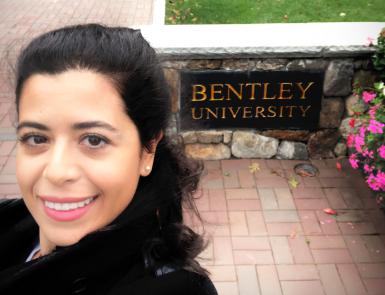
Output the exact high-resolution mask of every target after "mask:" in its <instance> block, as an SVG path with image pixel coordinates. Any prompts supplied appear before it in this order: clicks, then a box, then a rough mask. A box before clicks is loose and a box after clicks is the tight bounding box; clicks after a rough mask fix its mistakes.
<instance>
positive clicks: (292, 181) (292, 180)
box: [289, 176, 299, 188]
mask: <svg viewBox="0 0 385 295" xmlns="http://www.w3.org/2000/svg"><path fill="white" fill-rule="evenodd" d="M289 184H290V185H291V187H292V188H297V186H298V185H299V182H298V180H297V179H296V178H295V177H294V176H292V177H290V179H289Z"/></svg>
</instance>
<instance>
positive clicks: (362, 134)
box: [360, 126, 366, 140]
mask: <svg viewBox="0 0 385 295" xmlns="http://www.w3.org/2000/svg"><path fill="white" fill-rule="evenodd" d="M365 132H366V128H365V126H362V127H361V128H360V137H362V138H364V137H365ZM362 140H363V139H362Z"/></svg>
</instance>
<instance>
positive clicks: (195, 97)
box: [192, 84, 207, 101]
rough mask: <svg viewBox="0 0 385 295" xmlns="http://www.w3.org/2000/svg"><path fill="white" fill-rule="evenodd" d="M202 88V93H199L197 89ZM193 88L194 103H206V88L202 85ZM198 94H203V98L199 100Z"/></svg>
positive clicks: (195, 85)
mask: <svg viewBox="0 0 385 295" xmlns="http://www.w3.org/2000/svg"><path fill="white" fill-rule="evenodd" d="M198 87H200V91H197V88H198ZM192 88H193V95H192V101H204V100H206V98H207V94H206V86H205V85H202V84H194V85H193V86H192ZM197 94H201V95H202V96H201V98H197Z"/></svg>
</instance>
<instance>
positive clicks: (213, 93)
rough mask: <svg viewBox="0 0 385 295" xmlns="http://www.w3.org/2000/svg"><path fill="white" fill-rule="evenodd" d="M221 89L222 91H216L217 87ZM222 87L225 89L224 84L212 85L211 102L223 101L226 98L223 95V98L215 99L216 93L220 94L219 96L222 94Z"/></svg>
mask: <svg viewBox="0 0 385 295" xmlns="http://www.w3.org/2000/svg"><path fill="white" fill-rule="evenodd" d="M217 86H219V87H221V90H215V87H217ZM222 87H223V84H210V90H211V91H210V92H211V96H210V101H213V100H223V99H224V97H223V95H222V97H218V98H215V94H216V93H219V94H222Z"/></svg>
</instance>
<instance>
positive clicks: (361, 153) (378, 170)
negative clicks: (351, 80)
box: [347, 29, 385, 208]
mask: <svg viewBox="0 0 385 295" xmlns="http://www.w3.org/2000/svg"><path fill="white" fill-rule="evenodd" d="M376 49H377V50H376V53H375V54H374V56H373V65H374V67H375V69H376V70H378V71H379V72H380V73H379V74H380V75H379V76H380V77H381V78H383V77H384V74H385V29H383V30H382V32H381V34H380V36H379V37H378V45H377V48H376ZM354 91H355V94H356V95H358V96H359V97H360V98H361V100H360V101H359V102H358V103H357V104H356V106H355V108H354V109H353V110H354V116H353V117H352V118H351V119H350V121H349V125H350V127H351V128H352V129H351V130H352V132H351V133H350V134H349V135H348V138H347V146H348V147H349V149H350V151H351V153H350V156H349V161H350V164H351V166H352V167H353V168H354V169H359V168H360V169H362V171H363V172H364V174H365V179H366V182H367V184H368V185H369V187H370V188H371V189H372V190H373V191H375V192H376V195H377V203H378V204H379V205H380V206H381V207H382V208H385V201H384V200H385V133H384V131H385V128H384V127H385V86H384V82H382V81H380V82H376V83H374V85H373V87H371V88H368V87H365V88H361V87H360V86H359V85H356V86H355V90H354Z"/></svg>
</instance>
